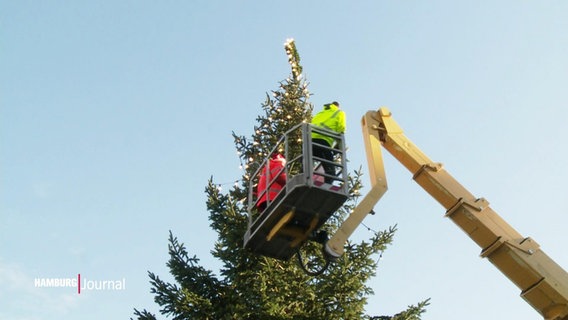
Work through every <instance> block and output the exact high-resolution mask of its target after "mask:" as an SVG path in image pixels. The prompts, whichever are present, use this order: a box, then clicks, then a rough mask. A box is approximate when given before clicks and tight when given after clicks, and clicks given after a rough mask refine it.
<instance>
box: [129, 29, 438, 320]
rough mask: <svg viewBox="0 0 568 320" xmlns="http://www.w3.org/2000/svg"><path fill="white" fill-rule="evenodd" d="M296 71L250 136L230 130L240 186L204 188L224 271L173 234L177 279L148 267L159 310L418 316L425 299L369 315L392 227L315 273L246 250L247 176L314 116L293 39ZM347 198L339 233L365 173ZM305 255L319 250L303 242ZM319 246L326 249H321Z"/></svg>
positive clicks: (353, 178)
mask: <svg viewBox="0 0 568 320" xmlns="http://www.w3.org/2000/svg"><path fill="white" fill-rule="evenodd" d="M285 49H286V53H287V55H288V62H289V64H290V66H291V68H292V72H291V75H290V76H289V77H288V78H287V79H286V80H284V81H281V82H280V83H279V89H278V90H276V91H272V92H271V93H270V94H268V93H267V94H266V99H265V101H264V102H263V103H262V110H263V114H262V115H260V116H258V117H257V119H256V123H257V124H256V125H255V126H254V133H253V134H252V135H251V137H250V138H247V137H245V136H242V135H237V134H235V133H233V139H234V141H235V146H236V149H237V152H238V154H239V158H240V161H241V164H242V167H243V171H244V173H243V177H242V179H241V183H240V184H239V185H235V186H234V187H233V188H232V189H231V190H229V191H228V192H226V193H223V192H222V191H221V190H220V189H219V188H218V185H217V184H216V183H215V182H214V181H213V178H211V179H210V180H209V182H208V184H207V186H206V188H205V193H206V194H207V209H208V211H209V213H210V216H209V219H210V221H211V227H212V228H213V230H215V231H216V232H217V233H218V240H217V242H216V244H215V248H214V249H213V250H212V254H213V256H214V257H215V258H217V259H219V260H220V261H221V262H222V267H221V270H220V271H219V273H220V274H219V275H216V274H214V272H213V271H211V270H209V269H207V268H205V267H203V266H201V265H200V264H199V262H200V260H199V259H198V258H197V257H196V256H192V255H190V253H189V252H188V250H187V247H186V246H185V245H184V244H183V243H180V242H179V240H178V239H177V237H175V236H174V235H173V234H172V233H171V232H170V235H169V245H168V247H169V254H170V259H169V261H168V262H167V266H168V268H169V269H170V272H171V274H172V275H173V278H174V279H175V283H173V284H172V283H168V282H165V281H163V280H162V279H160V277H159V276H157V275H155V274H154V273H152V272H149V277H150V283H151V286H152V287H151V293H152V294H154V295H155V298H154V300H155V302H156V303H157V304H158V305H159V306H160V307H161V309H160V313H162V314H164V315H166V316H169V317H171V318H172V319H215V320H217V319H391V320H403V319H420V315H421V314H422V313H423V312H424V307H425V306H426V305H427V304H428V302H427V301H423V302H420V303H418V304H417V305H414V306H409V308H408V309H407V310H404V311H402V312H400V313H399V314H397V315H394V316H392V317H391V316H380V317H379V316H370V315H366V314H365V310H364V307H365V304H366V301H367V297H368V296H369V295H372V294H373V290H372V289H371V288H370V287H368V286H367V285H366V282H367V280H369V279H370V278H371V277H372V276H374V275H375V273H376V270H377V263H378V260H377V257H378V256H379V254H380V253H382V251H383V250H385V249H386V247H387V245H389V244H390V243H391V242H392V240H393V236H394V233H395V231H396V230H395V229H396V228H395V227H391V228H389V229H388V230H384V231H380V232H374V234H373V235H372V236H371V237H370V239H369V240H368V241H363V242H360V243H351V242H350V243H348V244H347V245H346V248H345V254H344V255H343V256H342V257H340V258H339V259H338V261H336V262H334V263H332V264H331V266H330V267H329V268H328V269H327V270H326V271H325V272H323V274H321V275H319V276H317V277H312V276H309V275H308V274H306V273H305V272H304V271H303V270H302V269H301V268H300V267H299V266H298V264H297V263H296V261H295V260H294V259H291V260H290V261H280V260H276V259H271V258H266V257H262V256H257V255H255V254H253V253H251V252H249V251H248V250H246V249H244V248H243V235H244V234H245V231H246V228H247V222H248V216H247V208H246V198H247V192H248V187H249V185H248V184H249V179H250V176H251V175H252V174H253V173H254V172H255V170H256V169H258V167H259V165H260V163H262V161H263V159H264V157H266V156H267V155H268V154H269V152H270V150H271V149H272V148H273V147H274V145H275V144H276V142H277V141H278V139H279V138H280V137H281V136H282V134H283V133H285V132H286V131H287V130H288V129H290V128H292V127H293V126H295V125H296V124H298V123H301V122H304V121H305V122H307V121H309V120H310V118H311V114H312V110H313V106H312V104H311V103H310V102H309V97H310V94H309V92H308V89H307V87H308V82H307V81H306V80H305V79H304V78H303V76H302V67H301V65H300V57H299V54H298V51H297V50H296V47H295V43H294V41H293V40H288V41H287V42H286V43H285ZM349 184H350V185H349V187H350V189H349V190H350V198H349V200H348V201H347V202H346V204H345V205H344V206H343V207H342V208H341V209H340V210H339V211H338V212H337V213H335V215H334V217H333V218H332V219H330V221H328V223H327V224H326V225H325V226H324V228H326V229H327V230H329V231H330V232H333V231H334V230H336V228H337V225H338V224H339V223H340V222H341V221H343V219H344V218H345V217H346V216H347V214H348V213H349V212H350V211H351V210H352V209H353V208H354V207H355V205H356V203H357V200H358V197H359V191H358V190H359V189H360V188H361V186H362V185H361V172H360V170H357V171H355V172H353V174H351V175H350V177H349ZM305 250H306V251H307V253H308V254H317V253H315V251H314V250H316V249H315V248H310V246H309V245H308V246H306V249H305ZM319 250H321V247H320V248H319ZM134 315H135V316H136V317H137V319H148V320H149V319H156V317H155V315H154V314H152V313H150V312H148V311H146V310H142V311H140V310H137V309H134Z"/></svg>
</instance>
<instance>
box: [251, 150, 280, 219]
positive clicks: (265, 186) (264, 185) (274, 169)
mask: <svg viewBox="0 0 568 320" xmlns="http://www.w3.org/2000/svg"><path fill="white" fill-rule="evenodd" d="M285 165H286V159H285V158H284V156H283V155H281V154H280V153H275V154H273V155H272V156H271V157H270V159H269V160H268V164H267V165H266V166H264V168H262V170H261V171H260V177H259V179H258V186H257V189H256V192H257V195H258V197H259V198H258V201H257V205H256V206H257V208H258V211H259V212H262V211H264V209H266V206H267V200H268V202H271V201H273V200H274V198H276V196H277V195H278V193H279V192H280V190H282V188H283V187H284V185H285V184H286V171H285V170H284V166H285Z"/></svg>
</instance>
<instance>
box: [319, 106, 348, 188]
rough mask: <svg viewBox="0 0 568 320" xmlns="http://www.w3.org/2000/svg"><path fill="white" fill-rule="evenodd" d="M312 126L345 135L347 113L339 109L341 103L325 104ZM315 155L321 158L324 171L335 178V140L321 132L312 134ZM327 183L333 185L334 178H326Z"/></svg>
mask: <svg viewBox="0 0 568 320" xmlns="http://www.w3.org/2000/svg"><path fill="white" fill-rule="evenodd" d="M312 125H315V126H317V127H320V128H324V129H327V130H331V131H335V132H337V133H345V128H346V124H345V112H343V110H341V109H340V108H339V103H338V102H337V101H333V102H332V103H328V104H325V105H324V106H323V109H322V110H321V111H320V112H318V113H317V114H315V115H314V117H313V118H312ZM312 143H313V148H312V150H313V155H314V157H317V158H321V159H323V160H324V161H321V164H322V166H323V170H324V172H325V173H326V174H327V175H332V176H335V175H336V172H335V165H334V164H333V161H334V160H333V150H332V148H333V147H334V144H335V139H334V138H333V137H330V136H328V135H325V134H321V133H319V132H312ZM325 182H326V183H332V182H333V178H331V177H325Z"/></svg>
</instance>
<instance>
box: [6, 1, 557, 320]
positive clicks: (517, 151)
mask: <svg viewBox="0 0 568 320" xmlns="http://www.w3.org/2000/svg"><path fill="white" fill-rule="evenodd" d="M567 30H568V2H566V1H518V0H514V1H513V0H506V1H469V2H468V1H459V3H457V1H439V0H434V1H354V2H347V1H209V0H208V1H205V0H196V1H163V2H156V1H25V0H21V1H1V2H0V107H1V109H0V121H1V123H0V148H1V149H0V170H1V171H0V174H1V176H0V178H1V180H0V181H1V189H0V195H1V198H0V245H1V247H0V301H1V302H0V305H1V306H2V307H0V319H2V320H4V319H11V320H23V319H46V320H47V319H127V318H129V317H130V316H131V315H132V309H133V308H134V307H136V308H148V309H149V310H150V311H152V312H155V313H157V312H158V307H157V305H155V304H154V303H153V296H152V295H151V294H150V293H149V290H150V285H149V283H148V277H147V271H148V270H151V271H153V272H155V273H157V274H159V275H160V276H162V277H163V278H165V279H170V277H169V274H168V272H167V268H166V266H165V263H166V261H167V258H168V255H167V237H168V231H169V230H171V231H172V232H173V233H174V235H176V236H178V237H179V239H180V241H182V242H184V243H185V244H186V245H187V246H188V248H189V250H190V252H191V253H192V254H196V255H197V256H198V257H199V258H201V259H202V264H203V265H205V266H206V267H209V268H211V269H212V270H217V268H218V266H219V263H218V262H217V261H215V260H213V259H212V258H211V255H210V250H211V249H212V248H213V245H214V242H215V240H216V234H215V233H214V232H213V231H212V230H211V229H210V227H209V221H208V219H207V217H208V212H207V210H206V208H205V194H204V188H205V185H206V182H207V179H208V178H209V177H210V176H213V177H214V179H215V181H216V182H217V183H223V184H224V183H228V184H227V185H225V186H226V187H227V188H230V185H231V182H233V181H235V180H236V179H238V178H239V177H240V174H241V172H240V171H239V161H238V158H237V155H236V152H235V148H234V144H233V141H232V137H231V131H235V132H237V133H239V134H245V135H250V133H251V132H252V126H253V125H254V124H255V122H254V119H255V117H256V115H257V114H259V113H260V112H261V108H260V105H261V103H262V101H263V100H264V98H265V93H266V92H267V91H270V90H275V89H277V88H278V82H279V81H281V80H283V79H285V78H286V77H287V76H288V75H289V73H290V68H289V65H288V64H287V58H286V55H285V52H284V49H283V43H284V42H285V40H286V39H287V38H291V37H292V38H294V39H295V40H296V45H297V47H298V50H299V52H300V55H301V58H302V65H303V67H304V74H305V76H306V77H307V79H308V81H309V82H310V87H309V88H310V90H311V92H312V93H313V94H314V95H313V97H312V99H311V101H312V102H313V103H314V104H315V105H316V108H319V107H320V106H321V105H322V104H323V103H326V102H329V101H331V100H338V101H340V102H341V104H342V106H343V108H344V110H345V111H346V112H347V118H348V123H347V125H348V132H347V142H348V145H349V158H350V162H349V165H350V166H351V168H352V169H355V168H357V167H359V166H363V168H364V171H365V172H366V171H367V169H366V163H365V157H364V151H363V150H364V149H363V140H362V137H361V133H360V132H361V131H360V123H359V122H360V118H361V116H362V115H363V114H364V113H365V112H366V111H367V110H373V109H376V108H378V107H379V106H388V107H389V108H390V109H391V111H392V112H393V114H394V117H395V119H396V120H397V121H398V122H399V124H400V125H401V126H402V127H403V128H404V129H405V130H406V134H407V136H408V137H409V138H411V139H412V140H413V141H414V142H415V143H416V144H417V145H418V146H419V147H420V148H421V149H422V150H423V151H424V152H425V153H426V154H428V155H429V156H430V157H431V158H432V159H433V160H434V161H440V162H443V163H444V165H445V167H446V169H447V170H448V171H449V172H450V173H451V174H452V175H454V176H455V177H456V178H457V179H458V180H459V181H460V182H461V183H462V184H463V185H464V186H465V187H466V188H468V189H469V190H470V191H471V192H472V193H474V194H475V195H477V196H479V197H485V198H486V199H488V200H489V202H490V203H491V206H492V208H493V209H494V210H495V211H496V212H498V213H499V214H500V215H501V216H502V217H503V218H504V219H505V220H507V221H508V222H509V223H510V224H511V225H512V226H513V227H515V228H516V229H517V230H518V231H519V232H520V233H521V234H523V235H525V236H531V237H533V238H534V239H535V240H536V241H537V242H538V243H539V244H540V245H541V246H542V249H543V250H544V251H545V252H546V253H547V254H548V255H550V256H551V257H552V258H553V259H555V260H556V261H557V262H558V263H559V264H560V265H561V266H563V267H564V268H568V254H567V251H566V245H567V244H568V233H567V232H566V225H568V204H567V202H566V190H567V188H566V183H567V181H568V166H567V165H566V159H567V158H568V151H567V148H566V146H567V144H566V138H567V137H568V126H567V125H566V119H568V111H567V107H568V90H567V83H568V32H567ZM386 157H387V159H386V160H387V174H388V176H389V187H390V189H389V192H388V193H387V194H386V195H385V197H384V198H383V200H381V202H380V203H379V204H378V205H377V206H376V207H375V211H376V212H377V214H376V215H374V216H371V217H369V218H368V219H366V220H365V224H366V225H368V226H369V227H371V228H373V229H377V230H378V229H384V228H388V226H390V225H393V224H398V228H399V232H398V233H397V236H396V239H395V243H394V245H393V246H392V247H391V248H390V249H389V250H387V251H386V252H385V254H384V256H383V259H382V260H381V261H380V263H379V268H378V270H377V276H376V277H375V278H374V279H373V280H372V281H371V282H370V283H369V284H370V286H371V287H372V288H373V289H374V290H375V295H374V296H371V297H370V298H369V304H368V307H367V310H368V312H369V313H370V314H376V315H380V314H393V313H395V312H397V311H400V310H402V309H404V308H405V307H406V306H407V305H409V304H413V303H416V302H418V301H421V300H423V299H426V298H429V297H430V298H432V300H431V305H430V306H429V307H428V311H427V313H426V314H425V316H424V317H423V319H425V320H453V319H461V320H473V319H516V320H532V319H540V317H539V315H538V314H537V313H536V312H535V311H533V309H532V308H531V307H529V306H528V304H526V303H525V302H524V301H523V300H522V299H521V298H520V297H519V293H520V292H519V290H518V289H517V288H516V287H515V286H514V285H513V284H512V283H511V282H510V281H509V280H508V279H506V277H504V276H503V275H502V274H501V273H500V272H499V271H498V270H497V269H496V268H494V267H493V266H492V265H491V263H490V262H489V261H487V260H483V259H481V258H479V252H480V248H478V247H477V246H476V245H475V244H474V243H473V242H472V241H471V240H470V239H469V238H468V237H467V235H465V234H464V233H463V232H462V231H461V230H460V229H459V228H457V227H456V226H455V225H454V224H453V223H452V222H451V221H450V220H449V219H446V218H444V217H443V216H444V209H443V208H442V206H440V205H439V204H438V203H437V202H436V201H435V200H433V199H432V198H430V196H428V195H427V194H426V192H424V191H423V190H422V189H421V188H420V187H419V186H418V185H417V184H415V183H414V181H412V179H411V175H410V173H408V172H407V171H406V170H405V169H404V168H403V167H402V166H401V165H399V164H398V163H397V162H395V161H394V160H393V159H392V157H390V156H386ZM365 178H366V177H365ZM365 181H367V180H365ZM366 183H367V182H366ZM368 236H370V234H369V231H367V230H366V229H365V228H361V229H359V230H358V231H357V232H356V234H355V238H357V239H363V238H365V237H368ZM78 274H81V276H82V277H83V281H87V280H91V281H92V283H94V282H95V281H105V280H106V281H122V279H124V282H125V286H126V287H125V288H123V290H115V291H110V290H105V291H95V290H90V291H89V290H85V291H83V292H82V293H81V294H80V295H79V294H77V292H76V289H74V288H67V287H65V288H37V287H35V279H36V278H71V279H74V278H76V277H77V275H78Z"/></svg>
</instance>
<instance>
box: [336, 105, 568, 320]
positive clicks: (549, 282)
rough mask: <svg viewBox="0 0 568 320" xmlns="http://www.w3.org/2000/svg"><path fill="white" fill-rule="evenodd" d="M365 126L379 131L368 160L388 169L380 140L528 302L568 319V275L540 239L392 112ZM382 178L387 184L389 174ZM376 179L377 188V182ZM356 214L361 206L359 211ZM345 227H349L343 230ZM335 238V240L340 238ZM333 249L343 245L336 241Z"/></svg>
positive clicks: (549, 317)
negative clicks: (503, 213) (428, 151)
mask: <svg viewBox="0 0 568 320" xmlns="http://www.w3.org/2000/svg"><path fill="white" fill-rule="evenodd" d="M364 127H367V128H368V130H374V132H371V133H369V134H368V135H369V136H371V137H373V138H371V139H370V140H369V139H366V145H367V146H366V148H367V157H368V161H370V162H372V163H374V164H379V165H380V167H382V163H383V160H382V156H381V155H380V153H376V152H374V153H373V152H371V153H369V151H373V150H374V148H375V146H370V145H369V141H371V142H372V141H374V139H375V137H378V139H379V141H380V143H381V144H382V146H383V147H384V148H385V149H386V150H387V151H388V152H389V153H391V154H392V155H393V156H394V157H395V158H396V159H397V160H398V161H399V162H400V163H401V164H402V165H404V166H405V167H406V168H407V169H408V170H409V171H410V172H411V173H412V174H413V179H414V180H415V181H416V182H417V183H418V184H419V185H420V186H421V187H422V188H423V189H424V190H425V191H426V192H428V193H429V194H430V195H431V196H432V197H433V198H434V199H436V200H437V201H438V202H439V203H440V204H441V205H442V206H443V207H444V208H445V209H446V217H448V218H450V219H451V220H452V221H453V222H454V223H455V224H457V225H458V226H459V227H460V228H461V229H462V230H463V231H464V232H465V233H466V234H468V235H469V237H470V238H471V239H472V240H473V241H474V242H475V243H477V245H479V247H480V248H481V257H482V258H487V259H488V260H489V261H490V262H491V263H492V264H493V265H495V267H497V268H498V269H499V270H500V271H501V272H502V273H503V274H504V275H505V276H507V277H508V278H509V279H510V280H511V281H512V282H513V283H514V284H515V285H516V286H517V287H518V288H519V289H520V290H521V297H522V298H523V299H524V300H525V301H527V302H528V303H529V304H530V305H531V306H532V307H533V308H534V309H535V310H536V311H537V312H539V313H540V314H541V315H542V316H543V317H544V319H546V320H568V273H567V272H566V271H565V270H564V269H562V267H560V266H559V265H558V264H557V263H556V262H554V261H553V260H552V259H551V258H550V257H548V256H547V255H546V254H545V253H544V252H543V251H542V250H541V249H540V246H539V245H538V243H537V242H536V241H534V240H533V239H531V238H530V237H523V236H522V235H521V234H520V233H519V232H517V231H516V230H515V229H514V228H513V227H512V226H510V225H509V224H508V223H507V222H506V221H505V220H503V218H501V217H500V216H499V215H498V214H497V213H496V212H495V211H493V209H491V207H490V206H489V202H488V201H487V200H485V199H483V198H477V197H475V196H474V195H473V194H471V193H470V192H469V191H468V190H467V189H465V188H464V187H463V186H462V185H461V184H460V183H459V182H458V181H457V180H455V179H454V178H453V177H452V176H451V175H450V174H449V173H448V172H447V171H446V170H445V169H444V167H443V166H442V164H440V163H435V162H433V161H432V160H430V159H429V158H428V156H426V155H425V154H424V153H423V152H422V151H421V150H420V149H419V148H418V147H416V145H414V143H412V141H410V140H409V139H408V138H407V137H406V136H405V135H404V132H403V131H402V129H401V128H400V127H399V125H398V124H397V123H396V122H395V121H394V120H393V119H392V116H391V113H390V111H389V110H388V109H387V108H381V109H379V110H378V111H370V112H367V114H366V115H365V117H364ZM364 131H365V130H364ZM364 134H365V133H364ZM373 143H374V142H373ZM369 166H372V165H371V163H370V164H369ZM373 174H375V173H374V172H373V171H371V175H373ZM381 174H382V178H381V179H383V180H384V182H383V184H384V185H385V186H386V179H384V172H382V173H381ZM371 180H372V181H371V182H372V184H376V181H375V180H373V178H372V179H371ZM373 188H374V186H373ZM385 191H386V187H385ZM381 196H382V194H381ZM377 201H378V199H377ZM365 210H367V208H365V209H364V210H363V211H365ZM356 212H357V208H356V209H355V210H354V212H353V213H356ZM367 212H368V211H367ZM360 214H361V215H362V213H360ZM352 215H353V214H352ZM348 220H349V218H348V219H347V220H346V222H347V221H348ZM361 220H362V219H361ZM342 228H343V225H342V226H341V227H340V230H341V229H342ZM348 228H350V227H348ZM348 232H349V231H342V233H348ZM351 232H352V231H351ZM338 233H339V232H338ZM334 238H336V237H335V236H334V237H332V238H331V239H330V242H332V241H334V240H337V239H334ZM331 246H335V247H337V246H338V244H337V243H331V244H330V245H329V247H330V248H331ZM326 250H328V247H326ZM328 251H329V250H328Z"/></svg>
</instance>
